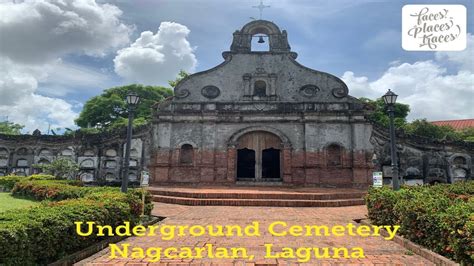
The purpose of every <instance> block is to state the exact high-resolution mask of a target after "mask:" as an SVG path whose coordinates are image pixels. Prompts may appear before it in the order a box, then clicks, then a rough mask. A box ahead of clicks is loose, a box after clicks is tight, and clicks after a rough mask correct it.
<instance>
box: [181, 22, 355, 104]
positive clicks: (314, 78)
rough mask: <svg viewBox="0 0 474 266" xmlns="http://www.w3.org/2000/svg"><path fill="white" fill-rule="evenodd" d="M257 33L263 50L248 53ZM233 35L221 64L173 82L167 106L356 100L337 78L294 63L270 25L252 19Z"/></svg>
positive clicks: (284, 40)
mask: <svg viewBox="0 0 474 266" xmlns="http://www.w3.org/2000/svg"><path fill="white" fill-rule="evenodd" d="M262 34H263V35H265V36H267V37H268V38H267V42H269V51H267V52H265V51H264V52H262V51H252V50H251V44H252V38H254V37H255V36H257V37H258V36H260V35H262ZM233 36H234V38H233V41H232V45H231V48H230V51H228V52H224V53H223V56H224V59H225V61H224V62H223V63H221V64H220V65H218V66H216V67H214V68H211V69H209V70H206V71H202V72H198V73H195V74H193V75H190V76H189V77H187V78H185V79H183V80H182V81H181V82H179V84H178V85H177V86H176V88H175V97H174V98H173V102H181V103H185V102H260V101H261V102H264V101H275V102H315V103H329V102H336V103H341V102H353V103H355V102H358V101H357V100H356V99H355V98H353V97H350V96H348V88H347V85H346V84H345V83H344V82H343V81H342V80H341V79H339V78H338V77H336V76H334V75H331V74H328V73H325V72H321V71H317V70H313V69H310V68H307V67H305V66H303V65H301V64H299V63H298V62H297V61H296V56H297V55H296V53H294V52H292V51H291V49H290V45H289V44H288V38H287V33H286V31H285V30H280V29H279V28H278V26H277V25H275V24H274V23H273V22H270V21H265V20H256V21H252V22H250V23H247V24H246V25H244V26H243V27H242V29H241V30H238V31H236V32H234V34H233Z"/></svg>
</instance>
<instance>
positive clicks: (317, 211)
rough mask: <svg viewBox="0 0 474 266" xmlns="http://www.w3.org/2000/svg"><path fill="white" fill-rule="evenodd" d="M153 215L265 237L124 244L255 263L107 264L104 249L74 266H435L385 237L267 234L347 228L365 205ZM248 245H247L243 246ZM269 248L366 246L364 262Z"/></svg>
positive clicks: (167, 207) (199, 209)
mask: <svg viewBox="0 0 474 266" xmlns="http://www.w3.org/2000/svg"><path fill="white" fill-rule="evenodd" d="M153 213H154V214H155V215H159V216H165V217H168V218H167V219H165V220H164V221H163V222H162V223H164V224H173V225H196V224H197V225H210V224H240V225H247V224H249V223H250V221H254V220H255V221H260V224H261V228H262V230H261V231H262V233H263V232H265V233H266V234H264V235H263V236H262V237H259V238H255V237H253V238H218V237H214V238H211V237H209V236H203V237H187V238H176V239H175V240H171V241H164V240H161V238H160V237H159V236H153V237H151V236H149V237H131V238H128V239H126V240H125V241H123V242H122V243H130V245H131V246H139V247H142V248H147V247H171V246H177V247H179V246H191V247H193V246H199V247H201V246H204V245H205V244H207V243H212V244H213V245H214V246H218V247H238V246H242V245H244V246H245V247H247V249H248V252H249V253H250V254H255V259H254V260H253V261H251V262H246V263H245V264H244V262H243V261H242V260H236V261H232V260H231V259H229V260H215V259H214V260H209V259H203V260H189V259H188V260H164V261H161V262H160V263H148V262H147V260H146V259H143V260H132V259H114V260H111V259H109V258H108V257H109V255H110V253H109V249H105V250H103V251H101V252H99V253H97V254H95V255H93V256H91V257H89V258H88V259H86V260H83V261H81V262H79V263H78V264H76V265H84V264H87V265H137V266H138V265H168V266H171V265H434V264H432V263H430V262H429V261H427V260H425V259H423V258H422V257H420V256H417V255H412V254H411V252H408V251H407V250H406V249H404V248H403V247H401V246H399V245H398V244H396V243H394V242H392V241H386V240H384V239H383V238H382V237H366V238H364V237H359V236H344V237H334V236H333V237H298V238H296V237H274V236H272V235H270V234H269V233H267V232H266V227H267V226H268V224H270V223H271V222H273V221H285V222H287V223H288V224H291V225H304V224H313V225H328V226H331V225H345V224H347V223H350V222H352V220H353V219H357V218H364V217H365V215H366V213H367V211H366V208H365V206H353V207H339V208H279V207H273V208H272V207H227V206H181V205H172V204H164V203H156V204H155V209H154V211H153ZM242 242H244V243H242ZM265 243H274V244H275V246H278V247H283V246H287V247H294V248H297V247H313V246H314V247H348V248H350V247H362V248H363V249H364V252H365V255H366V258H364V259H332V260H311V261H309V262H307V263H298V262H297V261H296V259H291V260H289V259H265V258H264V253H265V252H264V247H263V245H264V244H265Z"/></svg>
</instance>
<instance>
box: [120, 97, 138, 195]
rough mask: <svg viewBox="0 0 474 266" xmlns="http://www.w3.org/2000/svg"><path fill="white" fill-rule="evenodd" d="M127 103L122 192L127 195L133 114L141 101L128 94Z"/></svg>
mask: <svg viewBox="0 0 474 266" xmlns="http://www.w3.org/2000/svg"><path fill="white" fill-rule="evenodd" d="M125 100H126V101H127V107H128V127H127V144H126V147H125V158H124V162H123V175H122V188H121V191H122V192H124V193H126V192H127V187H128V172H129V168H130V148H131V146H132V124H133V112H134V111H135V108H136V106H137V105H138V102H139V101H140V97H139V96H138V95H137V94H136V93H134V92H130V93H128V95H127V97H125Z"/></svg>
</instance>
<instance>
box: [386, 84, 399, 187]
mask: <svg viewBox="0 0 474 266" xmlns="http://www.w3.org/2000/svg"><path fill="white" fill-rule="evenodd" d="M397 97H398V95H396V94H395V93H394V92H393V91H391V90H388V91H387V93H385V95H384V96H382V99H383V101H384V102H385V105H386V106H387V111H388V114H389V116H390V155H391V160H392V183H393V190H399V189H400V180H399V179H398V163H397V150H396V144H395V126H394V124H393V117H394V113H395V102H396V101H397Z"/></svg>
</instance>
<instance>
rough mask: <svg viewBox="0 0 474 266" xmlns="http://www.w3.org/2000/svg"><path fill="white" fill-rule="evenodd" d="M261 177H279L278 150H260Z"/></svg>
mask: <svg viewBox="0 0 474 266" xmlns="http://www.w3.org/2000/svg"><path fill="white" fill-rule="evenodd" d="M262 178H280V150H278V149H274V148H270V149H265V150H263V151H262Z"/></svg>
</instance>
